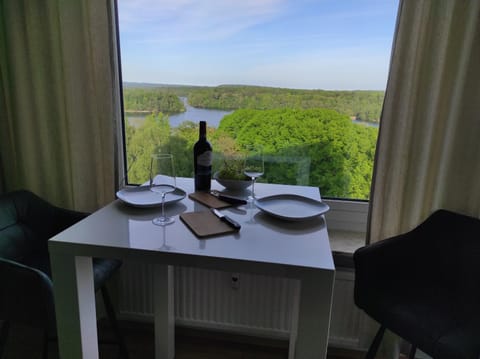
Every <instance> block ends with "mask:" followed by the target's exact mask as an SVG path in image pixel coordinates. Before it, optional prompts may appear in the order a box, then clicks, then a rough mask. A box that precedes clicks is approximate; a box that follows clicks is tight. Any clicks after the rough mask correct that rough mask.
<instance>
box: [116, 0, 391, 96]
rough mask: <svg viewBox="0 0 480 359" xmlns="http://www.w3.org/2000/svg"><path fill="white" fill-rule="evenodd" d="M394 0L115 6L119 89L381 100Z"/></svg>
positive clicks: (197, 0) (133, 1) (130, 0)
mask: <svg viewBox="0 0 480 359" xmlns="http://www.w3.org/2000/svg"><path fill="white" fill-rule="evenodd" d="M397 10H398V0H342V1H338V0H242V1H238V0H222V1H218V0H182V1H178V0H162V1H161V2H159V1H158V0H118V13H119V36H120V49H121V57H122V58H121V63H122V77H123V79H125V81H126V82H137V83H159V84H162V83H165V84H178V85H179V86H204V87H216V86H221V85H222V84H237V85H239V86H261V87H272V88H287V89H298V90H325V91H355V90H357V89H362V90H365V91H369V90H370V91H384V90H385V88H386V82H387V77H388V69H389V64H390V53H391V49H392V42H393V34H394V30H395V22H396V15H397Z"/></svg>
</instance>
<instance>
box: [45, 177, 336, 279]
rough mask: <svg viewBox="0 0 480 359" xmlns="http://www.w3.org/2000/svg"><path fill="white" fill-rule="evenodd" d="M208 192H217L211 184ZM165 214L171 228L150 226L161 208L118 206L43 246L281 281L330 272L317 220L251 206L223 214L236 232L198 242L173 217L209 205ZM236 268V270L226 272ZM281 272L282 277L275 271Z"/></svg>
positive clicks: (314, 192)
mask: <svg viewBox="0 0 480 359" xmlns="http://www.w3.org/2000/svg"><path fill="white" fill-rule="evenodd" d="M177 187H179V188H181V189H183V190H184V191H185V192H186V193H187V194H188V193H192V192H193V180H192V179H191V178H177ZM212 189H218V190H222V189H223V187H222V186H220V185H219V184H217V183H216V182H215V181H213V182H212ZM255 193H256V196H257V198H262V197H264V196H268V195H274V194H298V195H302V196H305V197H309V198H312V199H316V200H320V193H319V190H318V188H316V187H307V186H289V185H273V184H262V183H257V184H256V185H255ZM165 208H166V214H167V215H170V216H175V223H173V224H170V225H168V226H165V227H160V226H156V225H154V224H153V223H152V219H153V218H155V217H157V216H159V215H160V213H161V207H155V208H135V207H132V206H129V205H128V204H126V203H123V202H122V201H120V200H116V201H114V202H112V203H110V204H109V205H107V206H105V207H104V208H102V209H100V210H98V211H96V212H95V213H93V214H92V215H90V216H89V217H87V218H86V219H84V220H82V221H81V222H79V223H77V224H75V225H74V226H72V227H70V228H68V229H67V230H65V231H63V232H62V233H60V234H58V235H57V236H55V237H53V238H52V239H51V240H50V242H49V248H50V251H51V252H54V253H55V254H61V253H69V254H74V255H84V256H106V257H118V258H130V257H136V259H139V258H146V260H148V259H149V258H159V259H160V260H161V261H162V263H167V264H172V265H187V266H188V265H190V264H191V265H193V266H197V265H199V263H200V262H202V263H201V264H202V265H203V266H206V267H208V266H209V264H211V266H212V267H215V266H216V265H218V262H219V261H221V262H222V264H224V265H225V264H228V263H230V264H236V265H238V264H239V263H240V264H241V265H242V268H243V269H245V270H247V271H248V269H249V268H248V267H249V266H254V267H256V268H255V269H254V268H252V271H253V270H254V271H257V272H258V269H259V268H261V269H262V268H263V270H264V271H265V272H269V271H272V272H274V273H276V274H280V275H281V274H283V275H287V276H288V274H289V272H291V270H292V268H293V269H295V270H327V271H333V270H334V269H335V267H334V264H333V258H332V253H331V249H330V244H329V241H328V233H327V228H326V222H325V219H324V217H323V216H318V217H316V218H314V219H309V220H307V221H298V222H291V221H285V220H283V219H279V218H275V217H272V216H270V215H269V214H267V213H264V212H261V211H260V210H258V209H257V208H255V207H254V206H253V207H252V206H249V205H242V206H238V207H230V208H226V209H222V210H221V212H223V213H224V214H227V215H228V216H230V217H232V218H233V219H234V220H236V221H237V222H239V223H240V224H241V226H242V228H241V230H240V232H238V233H232V234H227V235H220V236H214V237H209V238H205V239H199V238H197V237H196V236H195V235H194V234H193V233H192V232H191V231H190V229H189V228H188V227H186V225H185V224H184V223H183V222H182V221H181V220H180V218H179V214H181V213H184V212H191V211H207V210H209V209H208V208H207V207H205V206H203V205H202V204H200V203H198V202H195V201H193V200H191V199H190V198H188V195H187V197H186V198H184V199H183V200H181V201H179V202H176V203H170V204H168V205H166V207H165ZM232 269H235V267H232ZM279 271H280V272H279Z"/></svg>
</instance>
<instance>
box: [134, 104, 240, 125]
mask: <svg viewBox="0 0 480 359" xmlns="http://www.w3.org/2000/svg"><path fill="white" fill-rule="evenodd" d="M180 100H182V102H183V104H184V105H185V110H186V111H185V112H182V113H177V114H173V115H169V119H170V126H172V127H178V125H180V124H181V123H182V122H183V121H192V122H195V123H199V122H200V121H206V122H207V126H208V127H214V128H217V127H218V125H219V124H220V121H221V120H222V118H223V117H224V116H225V115H228V114H230V113H232V112H233V111H221V110H211V109H204V108H197V107H193V106H190V105H189V104H188V101H187V98H186V97H180ZM125 117H126V118H127V120H128V123H129V124H130V125H132V126H135V127H138V126H140V125H141V123H142V122H143V120H144V119H145V116H142V115H139V114H135V115H129V114H125Z"/></svg>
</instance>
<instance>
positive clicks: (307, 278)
mask: <svg viewBox="0 0 480 359" xmlns="http://www.w3.org/2000/svg"><path fill="white" fill-rule="evenodd" d="M334 279H335V272H334V271H312V272H307V273H305V275H304V276H303V277H302V278H301V282H300V304H299V308H298V310H299V313H298V327H297V340H296V343H295V358H296V359H324V358H326V357H327V346H328V334H329V327H330V312H331V308H332V296H333V283H334Z"/></svg>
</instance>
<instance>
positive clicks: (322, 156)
mask: <svg viewBox="0 0 480 359" xmlns="http://www.w3.org/2000/svg"><path fill="white" fill-rule="evenodd" d="M397 6H398V4H397V1H396V0H382V1H380V0H379V1H373V0H352V1H336V0H325V1H318V0H315V1H298V0H296V1H295V0H292V1H287V0H268V1H267V0H265V1H260V0H251V1H248V0H247V1H208V0H203V1H201V0H198V1H194V0H184V1H174V0H171V1H154V0H151V1H149V0H144V1H130V0H118V12H119V28H120V47H121V57H122V75H123V80H124V87H123V92H124V111H125V131H126V144H127V149H126V151H127V168H128V181H129V183H142V182H144V181H146V179H147V177H148V161H149V156H150V154H151V153H153V152H158V151H163V152H169V153H173V154H174V156H175V164H176V169H177V174H178V175H179V176H185V177H191V176H192V175H193V155H192V147H193V144H194V143H195V141H196V140H197V137H198V122H199V121H201V120H205V121H207V124H208V126H209V131H208V138H209V141H210V142H211V143H212V145H213V148H214V171H222V170H223V172H222V173H225V172H227V171H225V170H224V168H223V167H224V165H225V163H227V164H229V165H231V164H232V163H234V162H232V160H231V158H232V156H233V155H234V154H235V153H238V152H242V150H243V149H244V148H246V146H247V145H249V144H261V145H262V146H263V148H264V150H265V161H266V163H265V175H264V176H263V177H261V178H260V181H264V182H271V183H289V184H302V185H313V186H318V187H320V190H321V193H322V196H323V197H330V198H347V199H363V200H365V199H368V196H369V190H370V181H371V175H372V166H373V158H374V154H375V144H376V137H377V133H378V123H379V119H380V113H381V108H382V104H383V97H384V91H385V86H386V78H387V73H388V64H389V59H390V50H391V45H392V37H393V30H394V23H395V17H396V10H397ZM225 158H226V160H225ZM229 170H231V169H230V168H229ZM230 172H231V171H230Z"/></svg>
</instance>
